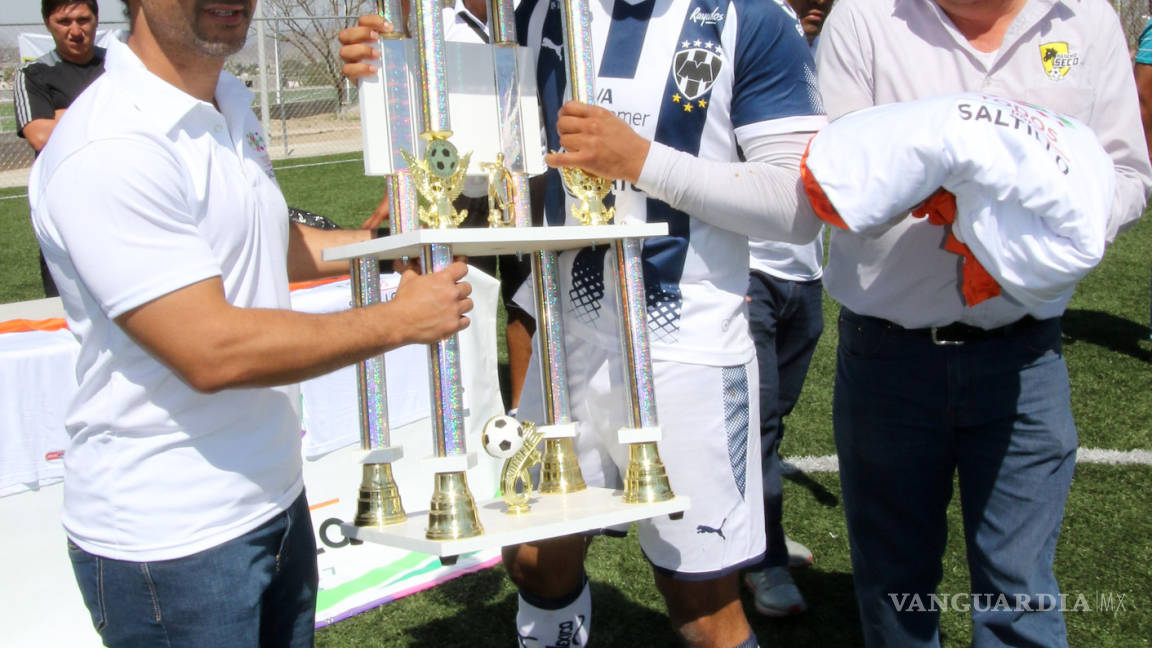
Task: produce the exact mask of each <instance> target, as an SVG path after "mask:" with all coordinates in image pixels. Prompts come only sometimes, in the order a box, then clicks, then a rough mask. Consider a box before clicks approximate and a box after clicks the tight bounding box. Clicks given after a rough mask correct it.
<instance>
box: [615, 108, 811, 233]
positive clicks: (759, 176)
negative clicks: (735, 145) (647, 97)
mask: <svg viewBox="0 0 1152 648" xmlns="http://www.w3.org/2000/svg"><path fill="white" fill-rule="evenodd" d="M814 133H815V131H814V130H813V131H811V132H792V133H774V134H762V135H750V136H746V137H744V138H742V140H741V144H742V147H743V149H744V155H745V157H746V158H747V161H746V162H715V161H711V160H702V159H700V158H697V157H695V156H692V155H690V154H688V153H684V152H682V151H677V150H675V149H672V148H669V147H667V146H665V145H663V144H659V143H655V142H653V143H652V147H651V149H650V150H649V151H648V159H647V160H646V161H645V162H644V168H643V170H642V171H641V172H640V180H639V182H637V186H638V187H639V188H640V189H641V190H643V191H644V192H645V193H647V194H648V195H649V196H651V197H653V198H657V199H659V200H662V201H664V202H666V203H668V204H669V205H671V206H672V207H675V208H676V209H679V210H681V211H684V212H686V213H688V214H691V215H692V216H693V217H696V218H699V219H700V220H703V221H704V222H707V223H709V224H710V225H715V226H716V227H720V228H723V229H726V230H731V231H733V232H738V233H740V234H744V235H746V236H753V237H756V238H762V239H768V240H776V241H784V242H786V243H796V244H802V243H808V242H809V241H811V240H812V239H814V238H815V237H816V234H817V233H818V232H819V231H820V221H819V220H817V218H816V216H815V214H814V213H813V212H812V208H811V206H810V205H809V203H808V200H807V198H805V197H804V189H803V186H802V185H801V183H800V158H801V157H802V156H803V155H804V149H805V147H806V146H807V145H808V140H809V139H811V137H812V135H813V134H814Z"/></svg>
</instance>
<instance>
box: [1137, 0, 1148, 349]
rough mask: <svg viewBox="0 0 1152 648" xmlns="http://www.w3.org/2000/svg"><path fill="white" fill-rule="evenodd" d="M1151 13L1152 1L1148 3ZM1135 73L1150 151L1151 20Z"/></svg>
mask: <svg viewBox="0 0 1152 648" xmlns="http://www.w3.org/2000/svg"><path fill="white" fill-rule="evenodd" d="M1149 13H1152V3H1149ZM1133 73H1134V74H1135V75H1136V96H1137V97H1139V98H1140V122H1141V124H1142V125H1143V126H1144V142H1145V144H1147V145H1148V148H1149V150H1150V151H1152V20H1149V21H1148V24H1146V25H1144V31H1142V32H1140V41H1139V43H1138V44H1137V46H1136V58H1135V62H1134V64H1133ZM1148 338H1149V339H1152V304H1150V305H1149V310H1148Z"/></svg>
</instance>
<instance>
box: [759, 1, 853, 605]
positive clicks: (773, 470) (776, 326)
mask: <svg viewBox="0 0 1152 648" xmlns="http://www.w3.org/2000/svg"><path fill="white" fill-rule="evenodd" d="M789 4H790V5H791V7H792V10H793V11H795V12H796V16H797V19H798V20H799V21H800V26H801V27H802V28H803V30H804V37H805V38H806V39H807V40H808V46H809V47H810V48H812V49H813V50H815V47H816V39H817V37H818V36H819V35H820V29H821V28H822V27H823V26H824V18H825V17H826V16H827V11H828V9H829V8H831V6H832V0H789ZM748 247H749V251H750V253H751V254H750V258H749V267H750V268H751V272H750V274H749V278H748V325H749V327H751V330H752V339H753V340H754V341H755V342H756V361H757V363H758V364H759V366H760V456H761V457H762V463H763V471H764V531H765V535H766V536H767V540H768V550H767V553H766V554H765V556H764V561H763V562H761V563H760V564H759V565H756V566H754V567H752V568H750V569H749V570H748V571H746V572H745V574H744V582H745V584H746V585H747V586H748V588H749V589H750V590H751V591H752V596H753V602H754V605H755V607H756V611H757V612H759V613H761V614H764V615H766V616H771V617H781V616H790V615H793V614H799V613H801V612H803V611H805V610H807V609H808V604H807V602H806V601H805V600H804V596H803V595H802V594H801V593H800V589H799V588H798V587H796V583H795V582H794V581H793V580H792V575H791V574H790V573H789V572H788V569H789V567H802V566H807V565H810V564H812V552H811V551H809V549H808V548H807V547H805V546H804V545H803V544H801V543H799V542H796V541H794V540H792V539H791V538H788V537H787V536H786V535H785V533H784V525H783V500H784V492H783V484H782V480H781V477H782V468H783V466H782V460H781V458H780V454H779V450H780V443H781V441H782V440H783V438H784V417H786V416H788V414H790V413H791V412H792V409H793V408H794V407H795V406H796V401H797V399H799V398H800V390H801V389H802V388H803V387H804V378H805V376H807V374H808V364H809V363H810V362H811V360H812V354H813V352H815V351H816V343H817V342H818V341H819V340H820V334H821V333H823V331H824V309H823V294H824V291H823V289H822V288H821V285H820V276H821V275H822V274H823V267H824V241H823V231H821V234H818V235H817V236H816V238H815V239H814V240H813V241H812V242H811V243H806V244H804V245H793V244H790V243H781V242H778V241H771V240H766V239H760V238H749V239H748Z"/></svg>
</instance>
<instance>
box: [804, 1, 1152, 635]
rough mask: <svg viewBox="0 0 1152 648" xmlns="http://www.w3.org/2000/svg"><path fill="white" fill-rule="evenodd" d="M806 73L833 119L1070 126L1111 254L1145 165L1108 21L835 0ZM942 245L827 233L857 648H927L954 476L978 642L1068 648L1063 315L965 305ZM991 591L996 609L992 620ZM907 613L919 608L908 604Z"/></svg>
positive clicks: (939, 234) (1110, 17)
mask: <svg viewBox="0 0 1152 648" xmlns="http://www.w3.org/2000/svg"><path fill="white" fill-rule="evenodd" d="M821 39H822V40H821V43H820V47H819V48H818V51H817V55H816V59H817V69H818V75H819V82H820V89H821V92H822V94H823V96H824V103H825V106H826V107H827V109H828V115H829V117H830V118H833V119H834V118H836V117H838V116H840V115H843V114H845V113H848V112H851V111H853V110H857V109H861V108H865V107H868V106H874V105H879V104H886V103H892V102H898V101H907V100H913V99H918V98H923V97H932V96H938V95H945V94H951V93H955V92H964V91H969V92H982V93H986V94H990V95H998V96H1001V97H1006V98H1010V99H1016V100H1020V101H1025V102H1029V103H1032V104H1036V105H1039V106H1041V107H1044V108H1048V109H1050V110H1053V111H1058V112H1062V113H1065V114H1069V115H1072V116H1074V117H1077V118H1079V119H1080V120H1082V121H1084V122H1085V123H1086V124H1088V125H1089V126H1090V127H1091V128H1092V129H1093V131H1094V132H1095V133H1096V136H1097V138H1098V139H1099V141H1100V144H1101V145H1102V146H1103V148H1104V150H1105V151H1107V153H1108V154H1109V156H1111V158H1112V161H1113V162H1114V164H1115V174H1116V192H1115V199H1114V201H1113V205H1112V209H1111V213H1109V214H1105V213H1101V214H1098V215H1097V216H1098V217H1099V218H1100V219H1106V220H1107V222H1108V231H1109V240H1111V239H1112V238H1114V237H1115V235H1116V234H1117V232H1119V231H1121V230H1122V229H1124V228H1125V227H1126V226H1128V225H1130V224H1131V223H1132V222H1134V221H1135V220H1136V219H1137V218H1139V216H1140V214H1141V212H1142V211H1143V209H1144V204H1145V200H1146V198H1147V195H1148V191H1149V188H1150V187H1152V169H1150V167H1149V162H1148V155H1147V151H1146V149H1145V144H1144V142H1143V140H1142V138H1141V137H1140V135H1141V131H1140V116H1139V112H1138V108H1137V101H1136V90H1135V86H1134V83H1133V80H1132V73H1131V67H1130V65H1131V63H1130V59H1129V57H1128V50H1127V46H1126V42H1125V38H1124V35H1123V33H1122V31H1121V29H1120V24H1119V21H1118V20H1117V18H1116V15H1115V13H1114V12H1113V11H1112V9H1111V8H1110V7H1109V6H1108V4H1107V3H1104V2H1072V1H1069V0H839V2H838V3H837V5H836V8H835V9H834V10H833V11H832V13H831V15H830V16H829V18H828V22H827V24H826V25H825V27H824V31H823V33H822V35H821ZM945 235H946V232H944V231H942V230H941V228H939V227H937V226H934V225H932V224H930V223H929V222H927V221H926V220H924V219H912V218H907V217H905V218H904V219H903V220H901V221H899V222H898V223H896V224H895V225H894V226H893V227H891V228H890V229H888V230H887V231H885V232H884V233H883V234H881V235H879V236H876V237H866V236H862V235H857V234H853V233H851V232H848V231H842V230H834V231H833V232H832V238H831V244H830V250H829V256H828V259H829V260H828V267H827V268H826V270H825V273H824V286H825V289H826V290H827V291H828V293H829V294H830V295H831V296H832V297H833V298H835V299H836V300H837V301H839V302H840V303H841V304H842V305H843V307H844V308H843V310H842V311H841V318H840V347H839V357H838V362H837V376H836V390H835V397H834V406H833V411H834V426H835V434H836V446H837V453H838V455H839V459H840V471H841V472H840V476H841V483H842V486H843V492H844V508H845V514H846V516H847V520H848V533H849V539H850V542H851V549H852V567H853V571H854V579H855V587H856V594H857V598H858V601H859V606H860V614H861V620H862V624H863V629H864V635H865V642H866V644H867V645H868V646H901V647H916V646H939V642H940V638H939V627H938V625H939V624H938V621H939V612H938V608H937V606H933V605H931V601H930V599H929V595H930V594H933V593H935V592H936V587H937V585H938V584H939V583H940V579H941V558H942V555H943V553H944V547H945V541H946V536H947V529H948V525H947V520H946V510H947V507H948V501H949V500H950V499H951V496H952V485H953V477H954V475H955V474H957V473H958V474H959V489H960V504H961V510H962V513H963V517H964V537H965V541H966V544H967V549H968V562H969V571H970V576H971V582H972V592H971V593H972V595H973V597H972V620H973V645H974V646H978V647H983V646H1045V647H1049V648H1050V647H1054V646H1065V645H1067V637H1066V632H1065V628H1064V620H1063V616H1062V614H1061V612H1060V610H1059V608H1058V606H1048V605H1044V604H1043V601H1045V600H1052V599H1051V598H1049V597H1053V596H1055V597H1056V598H1055V600H1057V601H1058V600H1059V597H1058V593H1059V589H1058V586H1057V583H1056V578H1055V576H1054V574H1053V570H1052V561H1053V556H1054V554H1055V551H1056V542H1057V537H1058V535H1059V531H1060V525H1061V521H1062V519H1063V512H1064V503H1065V500H1066V499H1067V495H1068V490H1069V488H1070V485H1071V481H1072V472H1073V467H1074V464H1075V459H1076V445H1077V436H1076V426H1075V423H1074V422H1073V420H1072V412H1071V408H1070V404H1069V389H1070V388H1069V381H1068V373H1067V367H1066V365H1065V362H1064V358H1063V355H1062V351H1061V345H1060V315H1061V314H1062V313H1063V311H1064V308H1065V307H1066V306H1067V299H1065V300H1062V301H1058V302H1057V303H1053V304H1048V305H1045V306H1042V307H1037V308H1025V307H1023V306H1021V305H1020V304H1019V303H1016V302H1015V301H1013V300H1012V299H1010V298H1008V297H1005V296H1000V297H995V298H992V299H989V300H987V301H984V302H981V303H979V304H977V305H975V306H973V307H967V306H965V304H964V301H963V299H962V297H961V293H960V290H959V286H960V281H959V275H960V268H959V264H958V261H957V259H958V257H957V256H956V255H954V254H952V253H950V252H947V251H945V250H944V249H942V246H941V243H942V241H943V237H944V236H945ZM1001 595H1004V597H1005V599H1003V600H1006V601H1009V602H1010V603H1009V604H1007V605H994V604H993V602H995V601H997V600H1002V599H1000V598H999V597H1000V596H1001ZM912 601H919V602H920V603H923V605H917V604H916V603H910V602H912Z"/></svg>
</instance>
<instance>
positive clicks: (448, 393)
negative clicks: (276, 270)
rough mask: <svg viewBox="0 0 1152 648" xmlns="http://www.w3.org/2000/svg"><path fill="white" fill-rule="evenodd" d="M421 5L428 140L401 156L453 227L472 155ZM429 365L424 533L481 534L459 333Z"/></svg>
mask: <svg viewBox="0 0 1152 648" xmlns="http://www.w3.org/2000/svg"><path fill="white" fill-rule="evenodd" d="M415 10H416V11H415V16H416V29H415V37H416V52H417V63H418V65H419V71H420V74H419V78H420V112H421V117H422V118H423V120H422V121H423V125H424V129H423V132H421V134H420V137H422V138H423V139H425V140H427V145H426V148H425V155H424V159H423V160H422V161H421V162H417V161H416V160H415V159H414V158H413V157H412V156H411V155H407V154H403V152H402V154H403V155H404V158H405V161H406V162H407V164H408V170H409V172H411V173H412V174H413V178H414V179H415V180H416V186H417V189H418V191H419V192H420V195H421V197H422V198H423V199H424V200H425V201H426V202H427V203H428V205H429V206H428V207H425V208H421V209H420V220H421V221H422V222H423V223H424V224H425V225H426V226H429V227H436V228H447V227H454V226H455V225H457V224H459V222H460V221H461V220H463V214H456V213H455V212H454V210H453V209H452V205H451V202H452V200H453V199H454V198H455V197H456V196H457V195H459V193H460V187H461V186H462V184H463V179H464V173H465V172H466V171H467V167H468V157H469V156H468V155H465V156H464V157H463V158H462V159H461V158H459V157H458V156H457V154H456V148H455V147H454V146H453V145H452V144H451V142H449V141H448V138H449V137H451V135H452V126H451V122H450V120H449V113H448V87H447V81H446V77H445V69H444V26H443V23H442V22H441V18H440V3H439V2H438V1H437V0H418V2H417V3H416V4H415ZM421 262H422V264H423V268H424V270H425V271H426V272H437V271H439V270H442V269H444V268H445V267H447V266H448V265H449V264H450V263H452V252H451V249H450V248H449V247H448V246H447V245H442V244H432V245H427V246H424V248H423V250H422V252H421ZM428 369H429V370H428V378H429V383H430V389H431V394H430V395H431V401H432V407H433V409H434V411H433V412H432V414H433V416H432V422H433V424H432V433H433V441H434V447H435V448H436V456H435V457H432V458H430V459H429V460H428V463H429V464H430V468H431V470H432V471H433V472H434V473H435V477H434V486H433V492H432V502H431V503H430V504H429V510H428V526H427V528H426V530H425V536H426V537H427V538H428V539H430V540H454V539H459V538H470V537H473V536H478V535H481V534H482V533H484V528H483V527H482V526H481V524H480V517H479V515H478V514H477V512H476V502H475V500H474V499H473V498H472V493H471V491H470V490H469V489H468V475H467V470H468V469H469V468H471V467H472V466H474V465H475V464H476V456H475V455H474V454H469V453H468V449H467V447H466V445H465V434H464V433H465V430H464V403H463V390H462V389H461V383H460V347H459V342H458V340H457V338H456V336H455V335H453V336H451V337H449V338H448V339H446V340H441V341H440V342H438V343H436V344H433V345H430V346H429V347H428Z"/></svg>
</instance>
